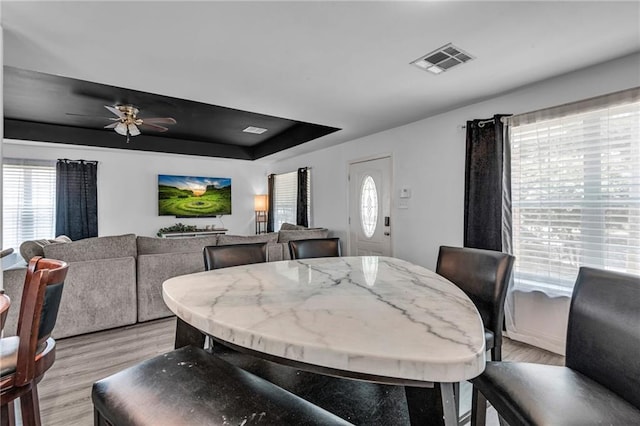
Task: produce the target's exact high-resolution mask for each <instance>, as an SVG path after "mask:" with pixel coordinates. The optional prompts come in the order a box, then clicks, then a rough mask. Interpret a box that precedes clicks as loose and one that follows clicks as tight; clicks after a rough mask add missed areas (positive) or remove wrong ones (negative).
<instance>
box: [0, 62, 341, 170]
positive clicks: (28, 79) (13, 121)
mask: <svg viewBox="0 0 640 426" xmlns="http://www.w3.org/2000/svg"><path fill="white" fill-rule="evenodd" d="M3 97H4V137H5V138H8V139H22V140H33V141H42V142H56V143H67V144H74V145H86V146H99V147H106V148H119V149H131V150H139V151H154V152H166V153H175V154H188V155H201V156H210V157H223V158H237V159H243V160H255V159H258V158H261V157H264V156H267V155H270V154H274V153H276V152H279V151H282V150H285V149H287V148H291V147H293V146H296V145H300V144H303V143H305V142H309V141H311V140H313V139H316V138H319V137H322V136H325V135H328V134H330V133H333V132H335V131H338V130H340V129H338V128H335V127H329V126H323V125H319V124H313V123H306V122H301V121H296V120H289V119H286V118H281V117H274V116H270V115H264V114H258V113H254V112H248V111H242V110H237V109H233V108H226V107H222V106H217V105H210V104H205V103H201V102H195V101H189V100H184V99H178V98H172V97H168V96H161V95H156V94H152V93H147V92H140V91H137V90H130V89H124V88H121V87H114V86H108V85H104V84H99V83H93V82H89V81H83V80H77V79H73V78H68V77H61V76H56V75H51V74H44V73H40V72H35V71H28V70H22V69H18V68H14V67H8V66H5V67H4V94H3ZM105 105H110V106H114V105H134V106H136V107H137V108H139V109H140V112H139V114H138V116H139V117H141V118H145V117H173V118H175V119H176V121H177V123H176V124H175V125H172V126H168V127H170V129H169V131H167V132H164V133H160V132H153V131H148V130H145V131H143V133H142V134H141V135H139V136H135V137H132V138H131V141H130V143H127V142H126V137H124V136H121V135H119V134H117V133H116V132H114V131H113V130H111V129H104V126H105V125H107V124H110V123H112V121H110V120H109V118H110V117H113V114H111V113H110V112H109V111H107V110H106V109H105V108H104V106H105ZM250 126H252V127H259V128H265V129H267V131H266V132H264V133H262V134H256V133H247V132H243V130H244V129H246V128H247V127H250Z"/></svg>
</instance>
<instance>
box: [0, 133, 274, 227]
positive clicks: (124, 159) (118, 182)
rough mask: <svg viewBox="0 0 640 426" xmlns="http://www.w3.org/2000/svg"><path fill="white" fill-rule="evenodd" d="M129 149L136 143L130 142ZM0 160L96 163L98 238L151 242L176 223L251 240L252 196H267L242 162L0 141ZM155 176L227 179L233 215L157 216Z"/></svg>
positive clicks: (258, 169)
mask: <svg viewBox="0 0 640 426" xmlns="http://www.w3.org/2000/svg"><path fill="white" fill-rule="evenodd" d="M131 143H135V138H134V139H133V140H132V141H131ZM2 154H3V156H4V157H16V158H37V159H43V160H56V159H58V158H68V159H71V160H78V159H83V160H97V161H98V162H99V164H98V233H99V235H100V236H102V235H118V234H125V233H134V234H137V235H146V236H155V235H156V232H157V231H158V229H160V228H163V227H167V226H170V225H173V224H175V223H177V222H180V223H184V224H187V225H197V226H198V227H204V226H206V225H216V226H218V227H220V226H221V225H224V226H225V227H226V228H228V229H229V233H232V234H243V235H247V234H252V233H254V232H255V225H254V212H253V195H254V194H264V193H266V186H267V184H266V181H267V177H266V171H265V165H264V164H257V163H255V162H251V161H244V160H228V159H214V158H208V157H197V156H187V155H175V154H161V153H152V152H142V151H127V150H114V149H105V148H88V147H79V146H73V145H60V144H52V143H40V142H23V141H12V140H5V141H4V143H3V149H2ZM158 174H173V175H188V176H212V177H229V178H231V188H232V194H231V200H232V207H231V208H232V214H231V215H228V216H223V217H222V218H221V219H218V218H215V219H214V218H202V219H184V218H179V219H176V218H175V217H173V216H158Z"/></svg>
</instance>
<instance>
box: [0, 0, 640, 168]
mask: <svg viewBox="0 0 640 426" xmlns="http://www.w3.org/2000/svg"><path fill="white" fill-rule="evenodd" d="M1 13H2V18H1V23H2V27H3V29H4V64H5V65H10V66H15V67H19V68H24V69H29V70H34V71H40V72H46V73H51V74H58V75H63V76H67V77H73V78H78V79H83V80H88V81H93V82H98V83H103V84H109V85H114V86H119V87H125V88H129V89H135V90H141V91H146V92H151V93H156V94H160V95H167V96H173V97H177V98H183V99H189V100H195V101H200V102H205V103H210V104H215V105H222V106H226V107H232V108H238V109H244V110H249V111H253V112H258V113H263V114H271V115H276V116H281V117H286V118H291V119H295V120H301V121H308V122H312V123H318V124H324V125H328V126H335V127H339V128H342V129H343V130H342V131H339V132H337V133H335V134H331V135H328V136H325V137H323V138H320V139H318V140H316V141H312V142H309V143H306V144H304V145H301V146H299V147H295V148H292V149H290V150H288V151H285V152H283V153H280V154H276V155H277V156H278V157H277V158H282V157H284V156H290V155H294V154H300V153H304V152H308V151H312V150H315V149H319V148H323V147H326V146H330V145H334V144H337V143H341V142H345V141H348V140H351V139H355V138H358V137H362V136H365V135H368V134H371V133H375V132H378V131H381V130H384V129H388V128H392V127H396V126H399V125H403V124H406V123H410V122H412V121H416V120H419V119H422V118H425V117H428V116H431V115H434V114H437V113H439V112H443V111H446V110H449V109H453V108H455V107H458V106H462V105H466V104H470V103H473V102H476V101H478V100H481V99H485V98H488V97H492V96H495V95H496V94H498V93H502V92H506V91H509V90H512V89H514V88H517V87H520V86H523V85H527V84H530V83H533V82H536V81H540V80H543V79H546V78H549V77H553V76H556V75H559V74H563V73H567V72H570V71H574V70H577V69H580V68H584V67H587V66H590V65H594V64H597V63H601V62H604V61H607V60H610V59H614V58H617V57H621V56H624V55H627V54H630V53H633V52H638V51H640V2H639V1H627V2H612V1H601V2H595V1H587V2H578V1H570V2H552V1H549V2H539V1H535V2H484V1H473V2H460V1H448V2H444V1H440V2H435V1H432V2H417V1H414V2H398V1H377V2H321V1H316V2H303V1H298V2H266V1H258V2H203V1H200V2H178V1H173V2H167V1H143V2H114V1H110V2H97V1H83V2H77V1H76V2H55V1H46V2H31V1H19V2H12V1H2V4H1ZM449 42H452V43H453V44H454V45H456V46H458V47H460V48H461V49H463V50H465V51H467V52H469V53H470V54H472V55H473V56H475V57H476V59H475V60H473V61H471V62H469V63H467V64H465V65H461V66H458V67H456V68H453V69H452V70H450V71H448V72H445V73H443V74H441V75H438V76H434V75H431V74H429V73H426V72H424V71H421V70H419V69H418V68H415V67H413V66H410V65H409V63H410V62H411V61H412V60H414V59H416V58H418V57H420V56H422V55H424V54H426V53H428V52H430V51H431V50H433V49H436V48H438V47H440V46H442V45H444V44H446V43H449ZM272 158H274V157H272Z"/></svg>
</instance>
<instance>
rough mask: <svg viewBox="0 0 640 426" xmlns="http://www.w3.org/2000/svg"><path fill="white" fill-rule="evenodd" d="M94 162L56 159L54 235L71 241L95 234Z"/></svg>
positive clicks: (96, 210) (95, 183) (95, 193)
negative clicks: (64, 236)
mask: <svg viewBox="0 0 640 426" xmlns="http://www.w3.org/2000/svg"><path fill="white" fill-rule="evenodd" d="M97 171H98V162H97V161H84V160H78V161H72V160H66V159H63V160H58V163H57V165H56V235H66V236H68V237H69V238H71V239H72V240H74V241H75V240H81V239H83V238H89V237H97V236H98V184H97Z"/></svg>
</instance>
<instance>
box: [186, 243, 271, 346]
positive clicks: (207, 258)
mask: <svg viewBox="0 0 640 426" xmlns="http://www.w3.org/2000/svg"><path fill="white" fill-rule="evenodd" d="M202 254H203V256H204V269H205V270H206V271H210V270H212V269H220V268H229V267H232V266H240V265H248V264H251V263H260V262H266V261H267V243H251V244H230V245H226V246H207V247H205V248H204V249H203V251H202ZM204 341H205V335H204V334H203V333H202V332H201V331H200V330H198V329H197V328H195V327H193V326H192V325H190V324H187V323H186V322H184V321H183V320H182V319H180V317H178V319H177V321H176V339H175V345H174V346H175V349H179V348H182V347H184V346H187V345H193V346H196V347H203V346H204Z"/></svg>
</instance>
